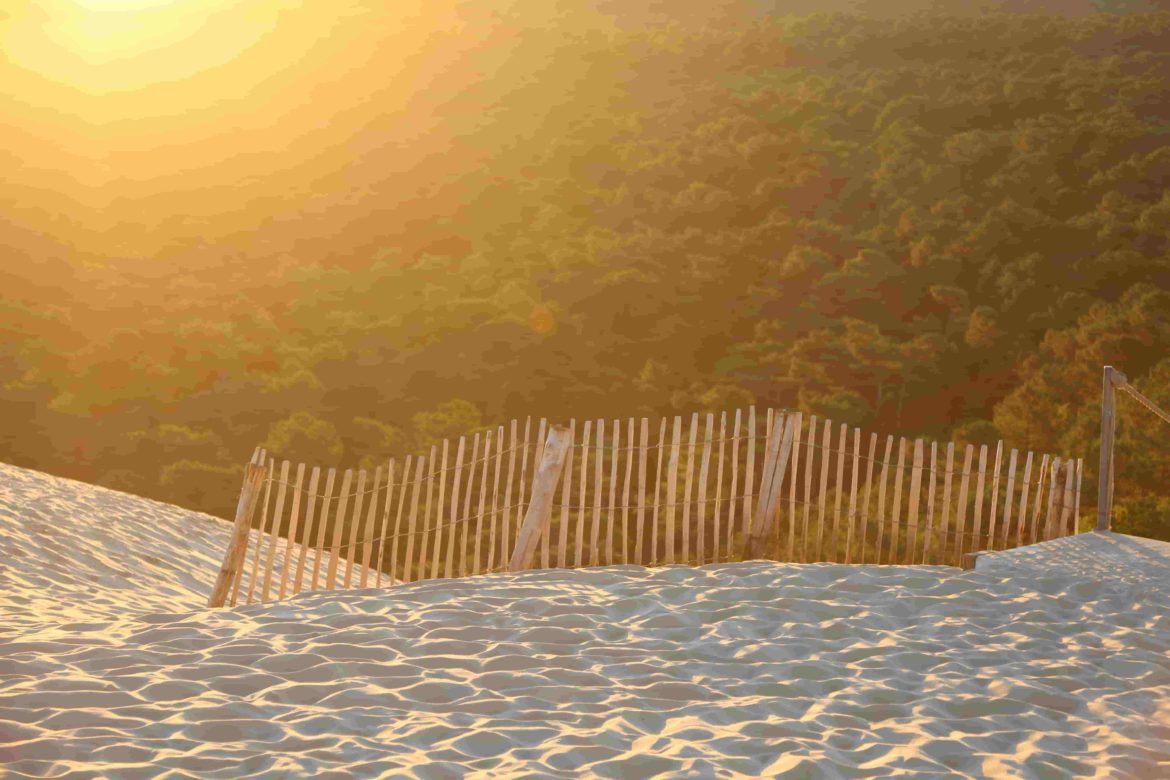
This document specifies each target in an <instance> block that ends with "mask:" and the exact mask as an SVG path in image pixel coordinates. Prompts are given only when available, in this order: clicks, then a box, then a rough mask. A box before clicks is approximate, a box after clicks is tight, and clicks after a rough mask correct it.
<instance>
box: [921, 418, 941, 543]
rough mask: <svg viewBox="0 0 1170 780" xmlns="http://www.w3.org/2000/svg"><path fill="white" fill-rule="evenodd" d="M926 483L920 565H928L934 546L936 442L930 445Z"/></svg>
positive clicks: (936, 474)
mask: <svg viewBox="0 0 1170 780" xmlns="http://www.w3.org/2000/svg"><path fill="white" fill-rule="evenodd" d="M927 474H928V475H929V476H928V482H927V487H926V534H925V535H924V536H923V539H922V563H923V564H929V563H930V550H931V547H934V546H936V545H935V538H934V498H935V484H936V482H937V479H936V478H937V477H938V442H937V441H932V442H931V443H930V470H929V471H928V472H927Z"/></svg>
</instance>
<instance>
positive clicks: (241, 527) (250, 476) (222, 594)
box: [207, 448, 265, 607]
mask: <svg viewBox="0 0 1170 780" xmlns="http://www.w3.org/2000/svg"><path fill="white" fill-rule="evenodd" d="M263 457H264V456H263V454H262V451H261V450H260V449H259V448H256V450H255V451H254V452H253V453H252V460H251V461H250V462H249V463H248V465H247V467H246V469H245V470H244V486H243V487H242V488H241V489H240V500H239V502H238V503H237V504H236V522H235V527H234V528H233V530H232V538H231V539H230V540H229V541H228V547H227V552H225V553H224V556H223V565H222V566H220V569H219V576H218V577H217V578H216V580H215V587H214V588H212V590H211V598H209V599H208V600H207V606H209V607H222V606H223V604H224V601H225V600H226V599H227V596H228V592H229V591H230V590H231V587H232V584H233V583H234V582H235V580H236V576H237V575H238V574H239V572H240V569H241V567H242V566H243V565H244V556H245V555H247V552H248V533H249V531H250V530H251V528H252V513H253V512H254V511H255V509H256V499H257V498H258V497H259V496H260V485H261V484H262V483H263V481H264V475H265V469H264V464H263Z"/></svg>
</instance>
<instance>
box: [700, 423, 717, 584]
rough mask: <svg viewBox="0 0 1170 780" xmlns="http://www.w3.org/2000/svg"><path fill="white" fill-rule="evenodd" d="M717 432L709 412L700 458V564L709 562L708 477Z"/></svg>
mask: <svg viewBox="0 0 1170 780" xmlns="http://www.w3.org/2000/svg"><path fill="white" fill-rule="evenodd" d="M714 434H715V415H713V414H711V413H710V412H708V413H707V424H706V426H705V427H704V430H703V454H702V456H701V457H700V460H699V503H698V509H699V533H698V543H697V544H696V547H697V550H696V553H697V555H698V562H699V565H700V566H702V565H703V564H704V563H706V562H707V477H708V474H709V471H710V467H711V439H712V438H713V437H714Z"/></svg>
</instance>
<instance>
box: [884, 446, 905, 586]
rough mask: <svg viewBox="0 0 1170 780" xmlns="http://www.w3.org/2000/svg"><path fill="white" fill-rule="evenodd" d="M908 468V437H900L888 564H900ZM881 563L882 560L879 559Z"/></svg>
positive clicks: (891, 514)
mask: <svg viewBox="0 0 1170 780" xmlns="http://www.w3.org/2000/svg"><path fill="white" fill-rule="evenodd" d="M905 468H906V437H904V436H899V437H898V468H897V470H896V471H895V472H894V507H893V511H892V512H891V513H890V551H889V555H888V556H887V558H886V563H897V562H898V531H899V529H900V528H901V525H902V481H903V480H902V478H903V475H904V474H905V473H906V472H905ZM879 563H880V559H879Z"/></svg>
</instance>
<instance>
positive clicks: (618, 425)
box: [604, 420, 622, 566]
mask: <svg viewBox="0 0 1170 780" xmlns="http://www.w3.org/2000/svg"><path fill="white" fill-rule="evenodd" d="M621 445H622V421H621V420H614V421H613V437H612V442H611V444H610V448H609V449H610V453H611V455H610V460H609V513H608V514H607V515H606V518H605V558H604V560H605V565H606V566H612V565H613V530H614V529H613V525H614V517H613V516H614V513H615V512H616V510H617V485H618V478H617V477H618V459H619V458H620V456H621Z"/></svg>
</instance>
